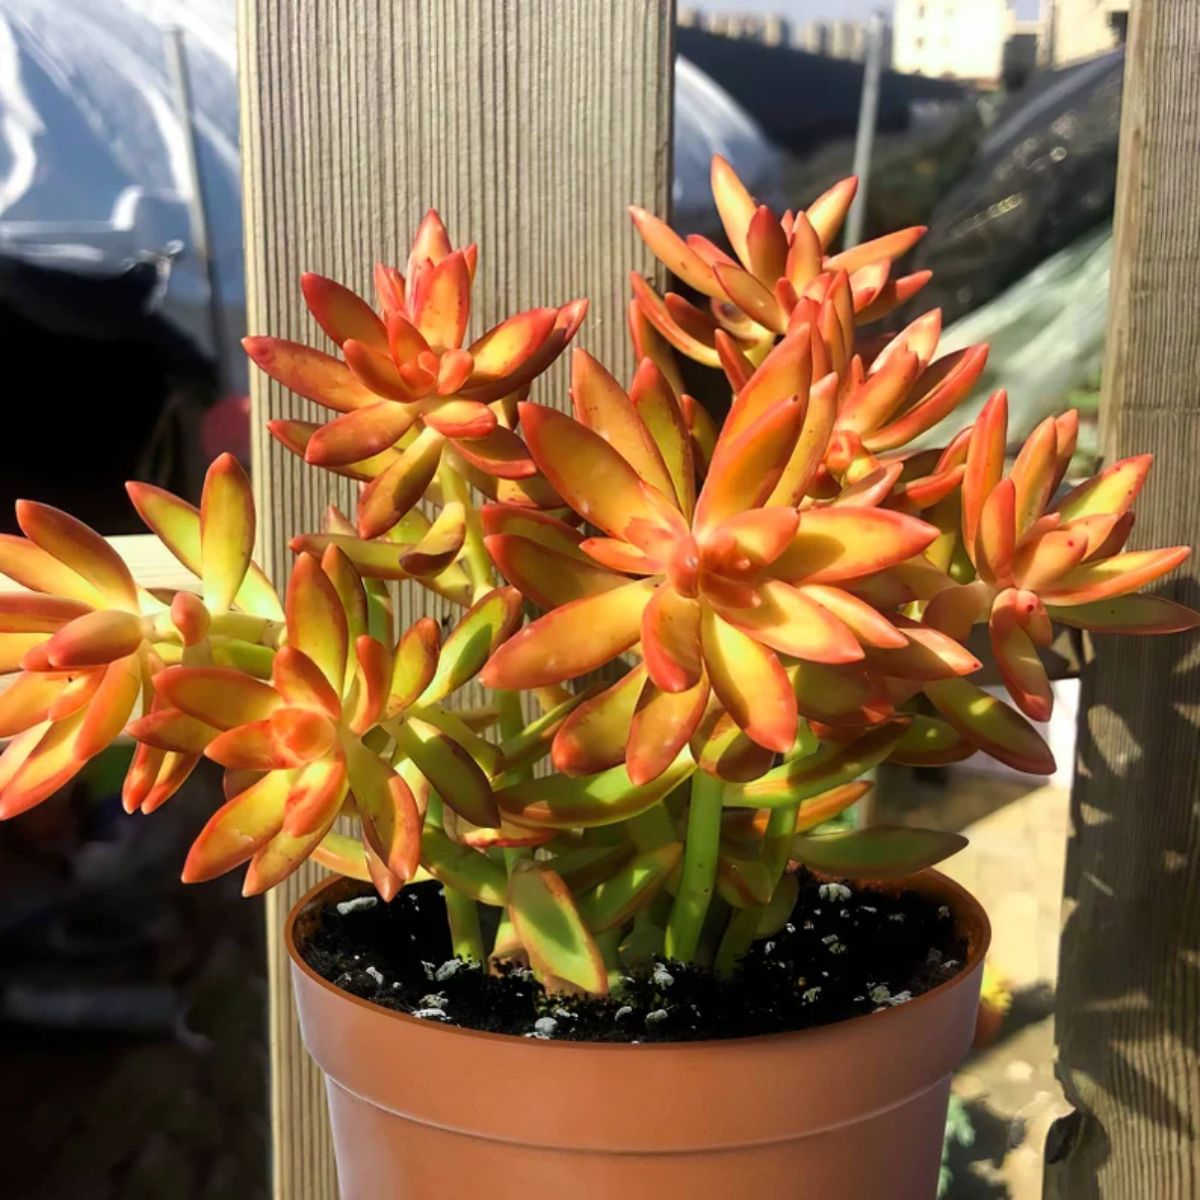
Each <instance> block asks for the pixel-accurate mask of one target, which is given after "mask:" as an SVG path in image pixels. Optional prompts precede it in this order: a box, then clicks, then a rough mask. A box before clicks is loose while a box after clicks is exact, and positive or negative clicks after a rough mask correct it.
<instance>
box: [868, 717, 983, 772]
mask: <svg viewBox="0 0 1200 1200" xmlns="http://www.w3.org/2000/svg"><path fill="white" fill-rule="evenodd" d="M974 753H975V747H974V746H973V745H971V743H970V742H968V741H967V740H966V739H965V738H964V737H963V736H962V734H960V733H959V732H958V730H957V729H955V728H954V726H953V725H951V724H950V723H949V722H948V721H943V720H941V718H939V717H928V716H925V715H924V714H923V713H919V714H917V715H915V716H914V717H913V718H912V724H911V725H909V727H908V729H907V730H905V733H904V736H903V737H902V738H901V739H900V740H899V741H898V742H897V743H896V747H895V749H894V750H893V751H892V752H891V754H890V755H889V756H888V762H892V763H897V764H899V765H901V766H905V767H945V766H949V765H950V764H951V763H956V762H962V761H963V759H965V758H970V757H971V755H972V754H974Z"/></svg>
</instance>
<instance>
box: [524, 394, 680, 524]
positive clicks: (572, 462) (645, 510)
mask: <svg viewBox="0 0 1200 1200" xmlns="http://www.w3.org/2000/svg"><path fill="white" fill-rule="evenodd" d="M520 414H521V428H522V430H524V433H525V440H526V442H527V443H528V445H529V449H530V452H531V453H532V455H533V458H534V461H535V462H536V463H537V465H538V467H539V468H540V470H541V472H542V474H543V475H545V476H546V478H547V479H548V480H549V481H550V484H551V486H552V487H553V488H554V489H555V491H557V492H558V493H559V495H560V496H562V497H563V499H564V500H566V502H567V503H568V504H569V505H570V506H571V507H572V508H573V509H574V510H575V511H576V512H577V513H579V515H580V516H581V517H584V518H585V519H586V520H588V521H591V522H592V523H593V524H595V525H598V526H599V527H600V528H601V529H603V530H604V531H605V533H607V534H609V535H610V536H611V537H615V538H620V539H622V540H628V539H629V530H630V527H631V526H632V525H633V524H634V523H635V522H637V521H644V522H646V523H647V524H649V525H651V526H655V527H657V526H661V525H662V524H663V519H662V515H661V511H660V509H658V508H657V507H655V506H654V505H653V503H652V502H651V501H650V500H648V499H647V494H646V492H645V490H644V489H643V488H642V486H641V481H640V477H639V475H638V473H637V471H636V470H635V469H634V468H633V467H632V466H631V465H630V464H629V463H628V462H627V461H626V460H625V459H624V458H623V457H622V456H621V455H620V454H619V453H618V452H617V450H616V449H615V448H614V447H613V446H611V445H609V443H608V442H607V441H605V439H604V438H603V437H601V436H600V435H599V434H598V433H594V432H593V431H592V430H590V429H589V428H588V427H587V426H586V425H582V424H580V422H578V421H575V420H572V419H571V418H570V417H568V416H565V415H564V414H562V413H559V412H556V411H555V410H554V409H551V408H545V407H543V406H542V405H540V404H529V403H524V404H521V405H520ZM656 453H657V451H656ZM664 503H665V501H664Z"/></svg>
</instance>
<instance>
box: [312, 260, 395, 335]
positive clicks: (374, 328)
mask: <svg viewBox="0 0 1200 1200" xmlns="http://www.w3.org/2000/svg"><path fill="white" fill-rule="evenodd" d="M300 291H301V292H302V293H303V294H304V303H305V304H306V305H308V311H309V312H310V313H312V315H313V316H314V317H315V318H316V319H317V324H318V325H320V326H321V328H322V329H323V330H324V331H325V332H326V333H327V334H328V335H329V336H330V337H331V338H332V339H333V340H334V341H335V342H337V344H338V345H339V346H340V345H341V344H342V343H343V342H344V341H345V340H346V339H347V338H356V339H357V340H358V341H360V342H366V343H367V344H368V345H370V346H372V347H373V348H374V349H376V350H378V351H380V353H385V352H386V351H387V334H386V332H385V330H384V328H383V322H382V321H381V320H380V319H379V317H378V316H377V315H376V313H375V310H374V309H372V308H371V306H370V305H369V304H368V303H367V302H366V301H365V300H364V299H362V297H361V296H358V295H356V294H355V293H354V292H352V291H351V290H350V289H349V288H347V287H343V286H342V285H341V284H340V283H337V282H335V281H334V280H332V279H326V278H325V276H324V275H317V274H316V273H315V272H312V271H309V272H306V273H305V274H303V275H301V276H300Z"/></svg>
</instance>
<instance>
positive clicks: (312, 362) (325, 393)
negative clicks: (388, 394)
mask: <svg viewBox="0 0 1200 1200" xmlns="http://www.w3.org/2000/svg"><path fill="white" fill-rule="evenodd" d="M242 346H243V347H244V348H245V351H246V353H247V354H248V355H249V356H250V357H251V358H252V359H253V360H254V362H255V363H257V364H258V366H259V367H261V368H262V369H263V370H264V371H265V372H266V373H267V374H268V375H270V376H271V378H272V379H274V380H277V381H278V382H279V383H281V384H283V386H284V387H285V388H287V389H288V390H289V391H292V392H295V393H296V395H298V396H303V397H304V399H306V400H312V401H314V402H315V403H317V404H320V405H323V406H324V407H325V408H332V409H334V410H335V411H336V412H352V411H353V410H354V409H356V408H365V407H366V406H367V405H369V404H377V403H378V402H379V396H378V395H376V394H375V392H373V391H372V390H371V389H370V388H369V387H367V385H366V384H365V383H363V382H362V381H361V380H359V379H358V378H356V377H355V375H354V374H353V373H352V372H351V370H350V368H349V367H347V366H346V364H345V363H344V362H342V361H341V360H340V359H337V358H334V357H333V356H332V355H330V354H325V353H324V352H322V351H320V350H314V349H313V348H312V347H311V346H304V345H302V344H301V343H299V342H289V341H286V340H285V339H283V338H273V337H248V338H243V339H242Z"/></svg>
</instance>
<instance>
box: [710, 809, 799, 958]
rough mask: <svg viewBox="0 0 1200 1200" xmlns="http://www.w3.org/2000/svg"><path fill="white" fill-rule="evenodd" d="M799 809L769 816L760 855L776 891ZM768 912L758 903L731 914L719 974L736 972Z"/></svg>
mask: <svg viewBox="0 0 1200 1200" xmlns="http://www.w3.org/2000/svg"><path fill="white" fill-rule="evenodd" d="M799 808H800V806H799V805H798V804H785V805H783V806H782V807H781V808H773V809H772V810H771V814H770V816H769V817H767V830H766V834H765V835H764V837H763V844H762V850H761V852H760V855H759V857H760V860H761V861H762V863H763V865H764V866H765V867H766V868H767V871H768V873H769V875H770V877H771V891H772V892H774V891H775V889H776V888H777V887H778V886H779V881H780V879H781V878H782V877H783V872H784V870H785V869H786V867H787V863H788V853H789V850H790V848H791V844H792V835H793V834H794V833H795V831H796V814H797V812H798V811H799ZM766 911H767V906H766V905H765V904H755V905H751V906H750V907H749V908H739V909H738V910H737V911H736V912H735V913H734V914H733V916H732V917H730V919H729V924H728V925H727V926H726V927H725V933H724V934H723V936H722V937H721V945H720V946H719V947H718V949H717V959H716V963H715V966H716V969H717V971H718V973H719V974H721V975H732V974H733V971H734V968H735V967H736V966H737V963H738V960H739V959H740V958H742V957H743V956H744V955H745V954H746V952H747V951H748V950H749V949H750V947H751V945H752V944H753V942H754V938H755V936H756V935H757V933H758V927H759V925H760V924H761V923H762V918H763V914H764V913H765V912H766Z"/></svg>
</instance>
